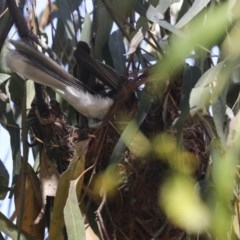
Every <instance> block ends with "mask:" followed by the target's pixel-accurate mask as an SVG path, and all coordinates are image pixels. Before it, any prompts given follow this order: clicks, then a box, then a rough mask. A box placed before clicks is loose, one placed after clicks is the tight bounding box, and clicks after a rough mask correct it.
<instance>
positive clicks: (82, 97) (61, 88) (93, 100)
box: [6, 40, 123, 121]
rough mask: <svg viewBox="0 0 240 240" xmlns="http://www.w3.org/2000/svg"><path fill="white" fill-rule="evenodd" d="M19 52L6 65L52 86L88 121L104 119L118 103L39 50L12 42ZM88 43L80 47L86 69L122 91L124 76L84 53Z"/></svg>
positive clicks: (12, 51)
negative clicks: (93, 88)
mask: <svg viewBox="0 0 240 240" xmlns="http://www.w3.org/2000/svg"><path fill="white" fill-rule="evenodd" d="M9 42H10V44H12V45H13V46H14V48H15V49H9V51H8V54H7V57H6V63H7V66H8V67H9V68H10V70H11V71H13V72H15V73H17V74H18V75H20V76H22V77H24V78H25V79H31V80H33V81H34V82H36V83H39V84H42V85H45V86H48V87H50V88H52V89H53V90H54V91H55V92H56V93H58V94H59V95H60V96H61V97H62V98H63V99H65V100H66V101H67V102H68V103H69V104H70V105H71V106H72V107H74V108H75V109H76V110H77V111H78V112H79V113H80V114H82V115H83V116H85V117H87V118H88V119H95V120H100V121H101V120H103V118H104V117H105V116H106V114H107V113H108V112H109V110H110V108H111V107H112V105H113V103H114V99H113V98H112V97H109V96H107V95H105V96H103V95H101V94H98V93H96V92H94V91H93V90H92V89H91V88H89V87H88V86H87V85H86V84H85V82H86V81H83V80H81V79H80V81H79V79H77V78H75V77H73V76H72V75H71V74H70V73H68V72H67V71H66V70H65V69H64V68H63V67H62V66H60V65H59V64H57V63H56V62H55V61H53V60H52V59H50V58H49V57H47V56H46V55H44V54H43V53H42V52H40V51H38V50H37V49H36V48H34V47H33V46H32V45H30V44H29V43H26V42H25V41H23V40H9ZM82 47H83V48H84V47H86V44H83V43H80V44H78V47H77V48H78V50H80V51H76V54H75V55H76V56H75V57H76V59H77V61H80V62H81V63H83V69H84V68H86V71H93V73H94V74H95V75H96V77H98V78H99V79H100V80H101V81H102V82H103V84H107V85H108V86H109V87H110V89H112V90H113V91H117V90H118V89H120V88H121V82H122V80H123V77H122V76H120V75H119V74H118V73H117V72H115V70H113V69H112V68H111V67H109V66H107V65H106V66H105V65H104V64H103V63H101V62H98V61H95V59H93V58H92V57H91V56H90V55H89V54H88V50H87V51H84V50H82V49H83V48H82Z"/></svg>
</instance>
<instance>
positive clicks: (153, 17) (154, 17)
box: [146, 5, 184, 36]
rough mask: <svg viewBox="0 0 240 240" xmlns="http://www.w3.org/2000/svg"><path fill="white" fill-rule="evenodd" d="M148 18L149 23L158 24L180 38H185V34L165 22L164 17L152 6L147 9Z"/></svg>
mask: <svg viewBox="0 0 240 240" xmlns="http://www.w3.org/2000/svg"><path fill="white" fill-rule="evenodd" d="M146 17H147V19H148V20H149V21H152V22H154V23H157V24H158V25H159V26H161V27H163V28H165V29H167V30H168V31H170V32H172V33H174V34H176V35H179V36H184V34H183V33H182V32H181V31H180V30H179V29H177V28H176V27H175V26H173V25H172V24H170V23H168V22H167V21H165V20H164V16H163V15H162V14H161V12H160V11H159V10H158V9H157V8H155V7H153V6H152V5H150V6H149V8H148V9H147V12H146Z"/></svg>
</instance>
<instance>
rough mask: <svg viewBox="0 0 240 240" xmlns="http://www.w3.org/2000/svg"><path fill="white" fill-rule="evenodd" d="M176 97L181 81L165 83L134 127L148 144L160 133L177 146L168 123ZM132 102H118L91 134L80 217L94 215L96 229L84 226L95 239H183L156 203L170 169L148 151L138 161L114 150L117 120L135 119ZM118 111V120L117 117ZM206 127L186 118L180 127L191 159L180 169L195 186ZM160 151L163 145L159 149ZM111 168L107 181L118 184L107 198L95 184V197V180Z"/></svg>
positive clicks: (203, 161)
mask: <svg viewBox="0 0 240 240" xmlns="http://www.w3.org/2000/svg"><path fill="white" fill-rule="evenodd" d="M180 97H181V81H175V82H173V83H171V84H169V86H168V88H167V90H166V91H165V94H164V98H163V99H164V100H163V101H161V103H156V104H152V105H151V108H150V110H149V112H148V114H147V116H146V118H145V120H144V121H143V122H142V124H141V126H140V132H141V134H142V135H143V136H144V138H147V140H149V142H151V143H152V139H154V138H156V136H163V144H164V136H165V135H166V134H167V136H169V137H170V139H172V140H173V141H177V129H176V128H175V126H174V122H175V121H176V119H177V118H178V117H179V104H180ZM137 101H138V99H136V98H134V97H133V96H132V97H130V98H129V99H124V100H122V101H121V103H118V106H117V107H116V108H115V109H114V108H113V110H112V111H113V113H114V114H112V116H113V117H112V118H111V117H110V118H109V119H108V120H109V121H108V123H106V124H104V125H103V126H102V127H100V128H99V129H97V131H96V132H94V138H93V140H92V141H91V143H90V145H89V147H88V151H87V155H86V168H92V169H93V170H92V171H90V172H89V173H87V174H86V176H85V186H84V191H83V192H84V193H83V196H84V203H85V206H86V209H87V210H86V215H87V218H88V219H89V216H88V213H89V212H95V213H96V214H95V215H94V218H95V220H96V222H97V225H95V224H91V223H92V221H91V220H89V223H90V225H91V227H92V228H93V229H94V231H95V232H97V233H98V235H100V236H101V239H125V240H129V239H139V240H141V239H144V240H145V239H182V238H184V237H185V236H186V233H185V231H184V230H182V229H180V228H177V227H176V226H174V225H173V224H171V223H170V222H169V220H168V219H167V217H166V215H165V214H164V212H163V210H162V209H161V207H160V206H159V200H158V199H159V189H160V187H161V185H162V184H163V183H164V181H165V179H166V178H167V176H168V175H169V174H170V173H171V171H172V168H174V167H173V166H171V165H170V164H169V163H167V162H166V161H164V160H162V159H160V158H159V157H158V156H156V155H155V154H153V153H152V152H150V153H147V154H143V155H140V156H138V154H135V153H133V152H132V151H131V150H132V148H131V147H129V146H126V148H124V147H122V148H120V149H121V154H119V152H118V151H119V148H116V145H117V144H119V141H120V140H119V139H120V138H121V134H123V133H122V131H121V124H122V122H123V120H122V119H121V117H122V116H124V115H126V112H127V113H128V114H127V115H128V117H125V118H123V119H124V121H125V126H127V125H128V123H129V122H130V120H131V119H132V118H133V117H134V116H135V115H136V108H137ZM129 103H130V104H129ZM126 104H127V107H126ZM122 109H125V110H122ZM126 109H127V110H126ZM164 109H166V110H164ZM121 111H123V114H122V115H121V114H119V112H121ZM164 111H165V112H164ZM129 112H130V114H129ZM163 116H165V117H163ZM126 119H127V120H126ZM129 119H130V120H129ZM206 122H207V123H210V124H212V120H211V118H210V117H208V116H202V115H201V116H194V117H191V116H189V117H188V118H187V119H186V120H185V122H184V123H183V127H182V145H181V148H183V149H185V150H186V151H187V152H188V153H190V154H192V155H194V157H193V158H190V160H189V159H187V160H186V161H185V160H184V161H185V162H184V165H187V166H188V169H191V176H192V177H193V178H195V179H196V181H199V180H201V179H203V178H204V176H205V174H206V171H207V169H208V164H209V152H208V144H209V142H210V140H211V136H210V135H209V132H208V130H207V128H206V127H205V126H206V125H205V123H206ZM119 123H120V124H119ZM119 125H120V127H119ZM119 129H120V130H119ZM139 144H140V146H138V147H139V148H144V146H143V145H142V146H141V142H140V143H139ZM143 144H144V143H143ZM123 145H124V144H123ZM129 145H131V143H130V144H129ZM161 147H163V146H161V145H159V148H161ZM113 152H117V153H118V154H117V156H118V160H116V159H115V161H114V159H113ZM114 164H115V167H116V169H117V171H118V173H116V171H113V173H112V175H113V176H112V178H111V177H110V179H108V180H107V181H110V182H111V181H117V180H119V178H120V179H121V181H120V183H119V184H116V185H117V186H116V187H115V189H114V191H113V193H111V194H110V196H109V195H108V194H107V193H105V192H104V190H103V191H101V184H97V186H98V190H99V188H100V190H99V192H98V197H96V194H95V193H93V192H94V186H95V184H96V181H100V180H101V178H99V176H101V175H103V174H104V172H106V171H108V170H107V169H109V168H111V166H112V165H114ZM173 164H174V163H173ZM109 166H110V167H109ZM110 172H111V171H110ZM117 174H119V176H120V177H119V178H118V179H117V180H116V178H115V176H114V175H117ZM114 186H115V185H114ZM90 218H91V219H92V218H93V216H92V215H91V216H90Z"/></svg>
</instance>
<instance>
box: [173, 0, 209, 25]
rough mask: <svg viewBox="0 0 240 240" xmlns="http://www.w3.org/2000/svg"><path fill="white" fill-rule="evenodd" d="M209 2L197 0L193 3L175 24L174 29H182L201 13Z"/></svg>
mask: <svg viewBox="0 0 240 240" xmlns="http://www.w3.org/2000/svg"><path fill="white" fill-rule="evenodd" d="M209 2H210V0H198V1H194V3H193V5H192V6H191V8H190V9H189V10H188V11H187V12H186V13H185V14H184V15H183V17H182V18H181V19H180V20H179V21H178V22H177V23H176V24H175V27H177V28H182V27H183V26H185V25H186V24H187V23H188V22H190V21H191V20H192V19H193V18H194V17H195V16H197V14H198V13H200V12H201V11H202V9H203V8H204V7H206V6H207V4H208V3H209Z"/></svg>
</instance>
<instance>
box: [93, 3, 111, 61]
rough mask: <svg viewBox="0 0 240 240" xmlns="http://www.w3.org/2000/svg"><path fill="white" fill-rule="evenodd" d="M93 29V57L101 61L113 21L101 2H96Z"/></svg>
mask: <svg viewBox="0 0 240 240" xmlns="http://www.w3.org/2000/svg"><path fill="white" fill-rule="evenodd" d="M94 17H95V19H94V23H95V25H94V27H95V29H94V30H95V32H96V33H95V34H96V38H95V43H94V57H95V58H97V59H99V60H102V59H103V48H104V46H105V45H106V44H107V42H108V37H109V35H110V32H111V29H112V25H113V19H112V17H111V16H110V14H109V12H108V10H107V9H106V7H105V5H104V4H103V3H102V1H100V0H97V1H96V15H95V16H94Z"/></svg>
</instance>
